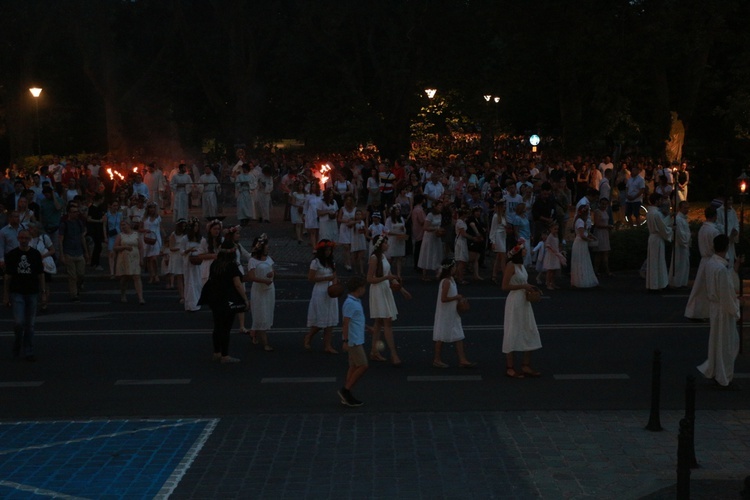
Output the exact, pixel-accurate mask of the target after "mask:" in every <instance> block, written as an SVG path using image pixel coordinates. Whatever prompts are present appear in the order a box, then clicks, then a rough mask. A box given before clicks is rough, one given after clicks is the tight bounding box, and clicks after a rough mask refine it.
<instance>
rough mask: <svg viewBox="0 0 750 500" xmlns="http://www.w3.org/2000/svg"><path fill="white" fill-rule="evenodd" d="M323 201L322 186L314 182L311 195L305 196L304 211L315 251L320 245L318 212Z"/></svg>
mask: <svg viewBox="0 0 750 500" xmlns="http://www.w3.org/2000/svg"><path fill="white" fill-rule="evenodd" d="M322 200H323V198H322V197H321V196H320V185H319V184H318V183H317V181H313V182H312V183H310V193H309V194H307V195H306V196H305V203H304V206H303V209H302V210H303V212H304V214H305V229H306V230H307V234H308V235H309V236H310V245H311V246H312V247H313V249H314V248H315V246H316V245H317V244H318V232H319V229H320V224H319V222H318V210H319V209H320V205H321V204H322Z"/></svg>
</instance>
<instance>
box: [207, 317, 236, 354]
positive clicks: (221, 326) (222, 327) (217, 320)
mask: <svg viewBox="0 0 750 500" xmlns="http://www.w3.org/2000/svg"><path fill="white" fill-rule="evenodd" d="M211 313H212V314H213V316H214V331H213V333H212V334H211V337H212V339H213V343H214V352H220V353H221V355H222V356H228V355H229V332H231V331H232V323H234V313H233V312H232V311H230V310H229V308H220V309H218V308H217V309H211Z"/></svg>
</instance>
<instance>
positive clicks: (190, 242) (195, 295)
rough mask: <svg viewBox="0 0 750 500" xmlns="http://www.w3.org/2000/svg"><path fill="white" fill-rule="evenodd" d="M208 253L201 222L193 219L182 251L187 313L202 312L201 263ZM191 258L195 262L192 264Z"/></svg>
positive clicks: (189, 224)
mask: <svg viewBox="0 0 750 500" xmlns="http://www.w3.org/2000/svg"><path fill="white" fill-rule="evenodd" d="M207 251H208V248H207V246H206V239H205V238H202V237H201V222H200V221H199V220H198V219H197V218H195V217H193V218H192V219H190V222H188V227H187V238H185V240H184V247H183V248H182V249H181V252H182V256H183V259H184V260H183V270H184V271H183V273H184V278H185V302H184V304H185V310H186V311H187V312H196V311H200V309H201V306H199V305H198V299H199V298H200V296H201V290H202V289H203V280H202V279H201V263H202V262H203V255H204V254H205V253H206V252H207ZM191 257H192V258H193V260H194V262H191Z"/></svg>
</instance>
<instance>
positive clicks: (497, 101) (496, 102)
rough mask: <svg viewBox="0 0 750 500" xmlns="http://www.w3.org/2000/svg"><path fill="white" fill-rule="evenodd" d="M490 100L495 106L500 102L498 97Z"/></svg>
mask: <svg viewBox="0 0 750 500" xmlns="http://www.w3.org/2000/svg"><path fill="white" fill-rule="evenodd" d="M492 100H493V101H495V104H498V103H499V102H500V98H499V97H493V98H492Z"/></svg>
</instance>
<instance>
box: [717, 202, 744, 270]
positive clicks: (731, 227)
mask: <svg viewBox="0 0 750 500" xmlns="http://www.w3.org/2000/svg"><path fill="white" fill-rule="evenodd" d="M732 201H733V200H732V197H731V196H730V197H729V198H727V201H726V214H725V215H726V226H725V227H726V230H725V231H723V233H724V234H726V235H727V236H729V248H727V261H728V262H729V266H730V267H732V266H734V259H735V257H736V256H737V252H736V250H735V244H737V243H739V242H740V220H739V218H738V217H737V211H736V210H735V209H734V207H732ZM721 211H722V212H724V209H723V208H722V209H721Z"/></svg>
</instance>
